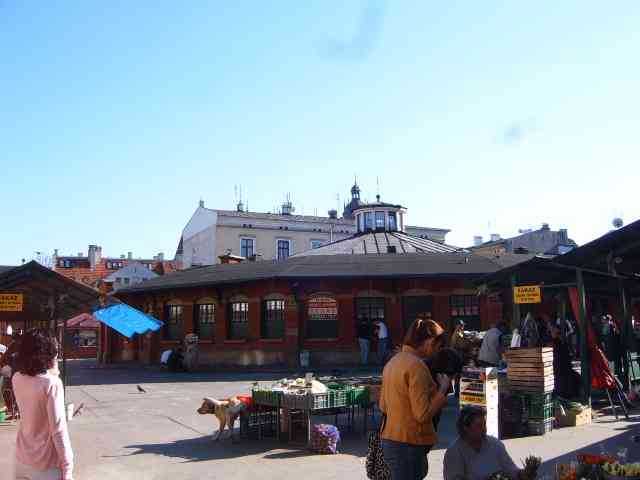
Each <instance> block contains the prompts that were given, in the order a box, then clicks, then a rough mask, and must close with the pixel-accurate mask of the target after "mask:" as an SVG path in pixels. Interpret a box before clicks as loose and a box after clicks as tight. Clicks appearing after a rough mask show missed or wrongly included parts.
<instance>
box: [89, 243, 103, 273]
mask: <svg viewBox="0 0 640 480" xmlns="http://www.w3.org/2000/svg"><path fill="white" fill-rule="evenodd" d="M101 260H102V247H99V246H98V245H89V267H90V268H91V270H95V269H96V266H97V265H98V264H99V263H100V261H101Z"/></svg>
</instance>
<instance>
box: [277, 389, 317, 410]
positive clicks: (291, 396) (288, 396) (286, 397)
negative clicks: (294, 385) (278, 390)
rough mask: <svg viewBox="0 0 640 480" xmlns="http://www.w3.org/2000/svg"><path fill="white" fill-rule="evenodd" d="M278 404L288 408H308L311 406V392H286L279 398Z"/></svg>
mask: <svg viewBox="0 0 640 480" xmlns="http://www.w3.org/2000/svg"><path fill="white" fill-rule="evenodd" d="M280 406H281V407H283V408H288V409H290V410H310V409H312V408H313V394H312V393H309V392H305V393H295V392H286V393H283V394H282V397H281V398H280Z"/></svg>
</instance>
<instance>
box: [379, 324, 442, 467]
mask: <svg viewBox="0 0 640 480" xmlns="http://www.w3.org/2000/svg"><path fill="white" fill-rule="evenodd" d="M445 341H446V339H445V334H444V330H443V329H442V327H440V325H438V324H437V323H436V322H434V321H433V320H430V319H422V318H418V319H417V320H416V321H414V322H413V324H412V325H411V327H410V328H409V330H408V331H407V334H406V335H405V338H404V341H403V345H402V349H401V351H400V352H399V353H397V354H396V355H395V356H394V357H393V358H392V359H391V360H389V362H388V363H387V365H386V367H385V368H384V371H383V373H382V391H381V393H380V410H382V412H383V414H384V415H385V420H384V425H383V427H382V429H381V432H380V438H381V443H382V451H383V455H384V460H385V463H386V464H387V466H388V467H389V470H390V471H391V478H392V479H393V480H422V479H423V478H425V477H426V476H427V471H428V463H427V454H428V453H429V451H430V450H431V447H433V445H435V443H436V441H437V436H436V432H435V430H434V427H433V421H432V418H433V417H434V416H435V415H437V414H438V413H439V412H440V410H441V409H442V407H443V406H444V405H445V404H446V403H447V392H448V391H449V388H450V387H451V379H450V378H449V377H448V376H447V375H444V374H439V375H438V376H437V379H438V383H437V384H436V382H435V381H434V379H433V378H432V376H431V373H430V372H429V369H428V368H427V366H426V365H425V363H424V360H425V358H429V357H432V356H433V355H434V354H436V353H437V352H438V351H439V350H440V349H442V347H443V345H444V343H445Z"/></svg>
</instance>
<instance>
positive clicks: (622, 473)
mask: <svg viewBox="0 0 640 480" xmlns="http://www.w3.org/2000/svg"><path fill="white" fill-rule="evenodd" d="M602 469H603V470H604V471H605V472H607V473H608V474H609V475H615V476H617V477H636V478H637V477H640V463H619V462H615V461H613V462H610V463H605V464H604V465H603V466H602Z"/></svg>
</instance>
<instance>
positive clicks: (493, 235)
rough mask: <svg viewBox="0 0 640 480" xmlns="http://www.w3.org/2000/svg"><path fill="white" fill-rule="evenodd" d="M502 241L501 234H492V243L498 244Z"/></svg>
mask: <svg viewBox="0 0 640 480" xmlns="http://www.w3.org/2000/svg"><path fill="white" fill-rule="evenodd" d="M499 240H500V234H499V233H492V234H491V241H492V242H497V241H499Z"/></svg>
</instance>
